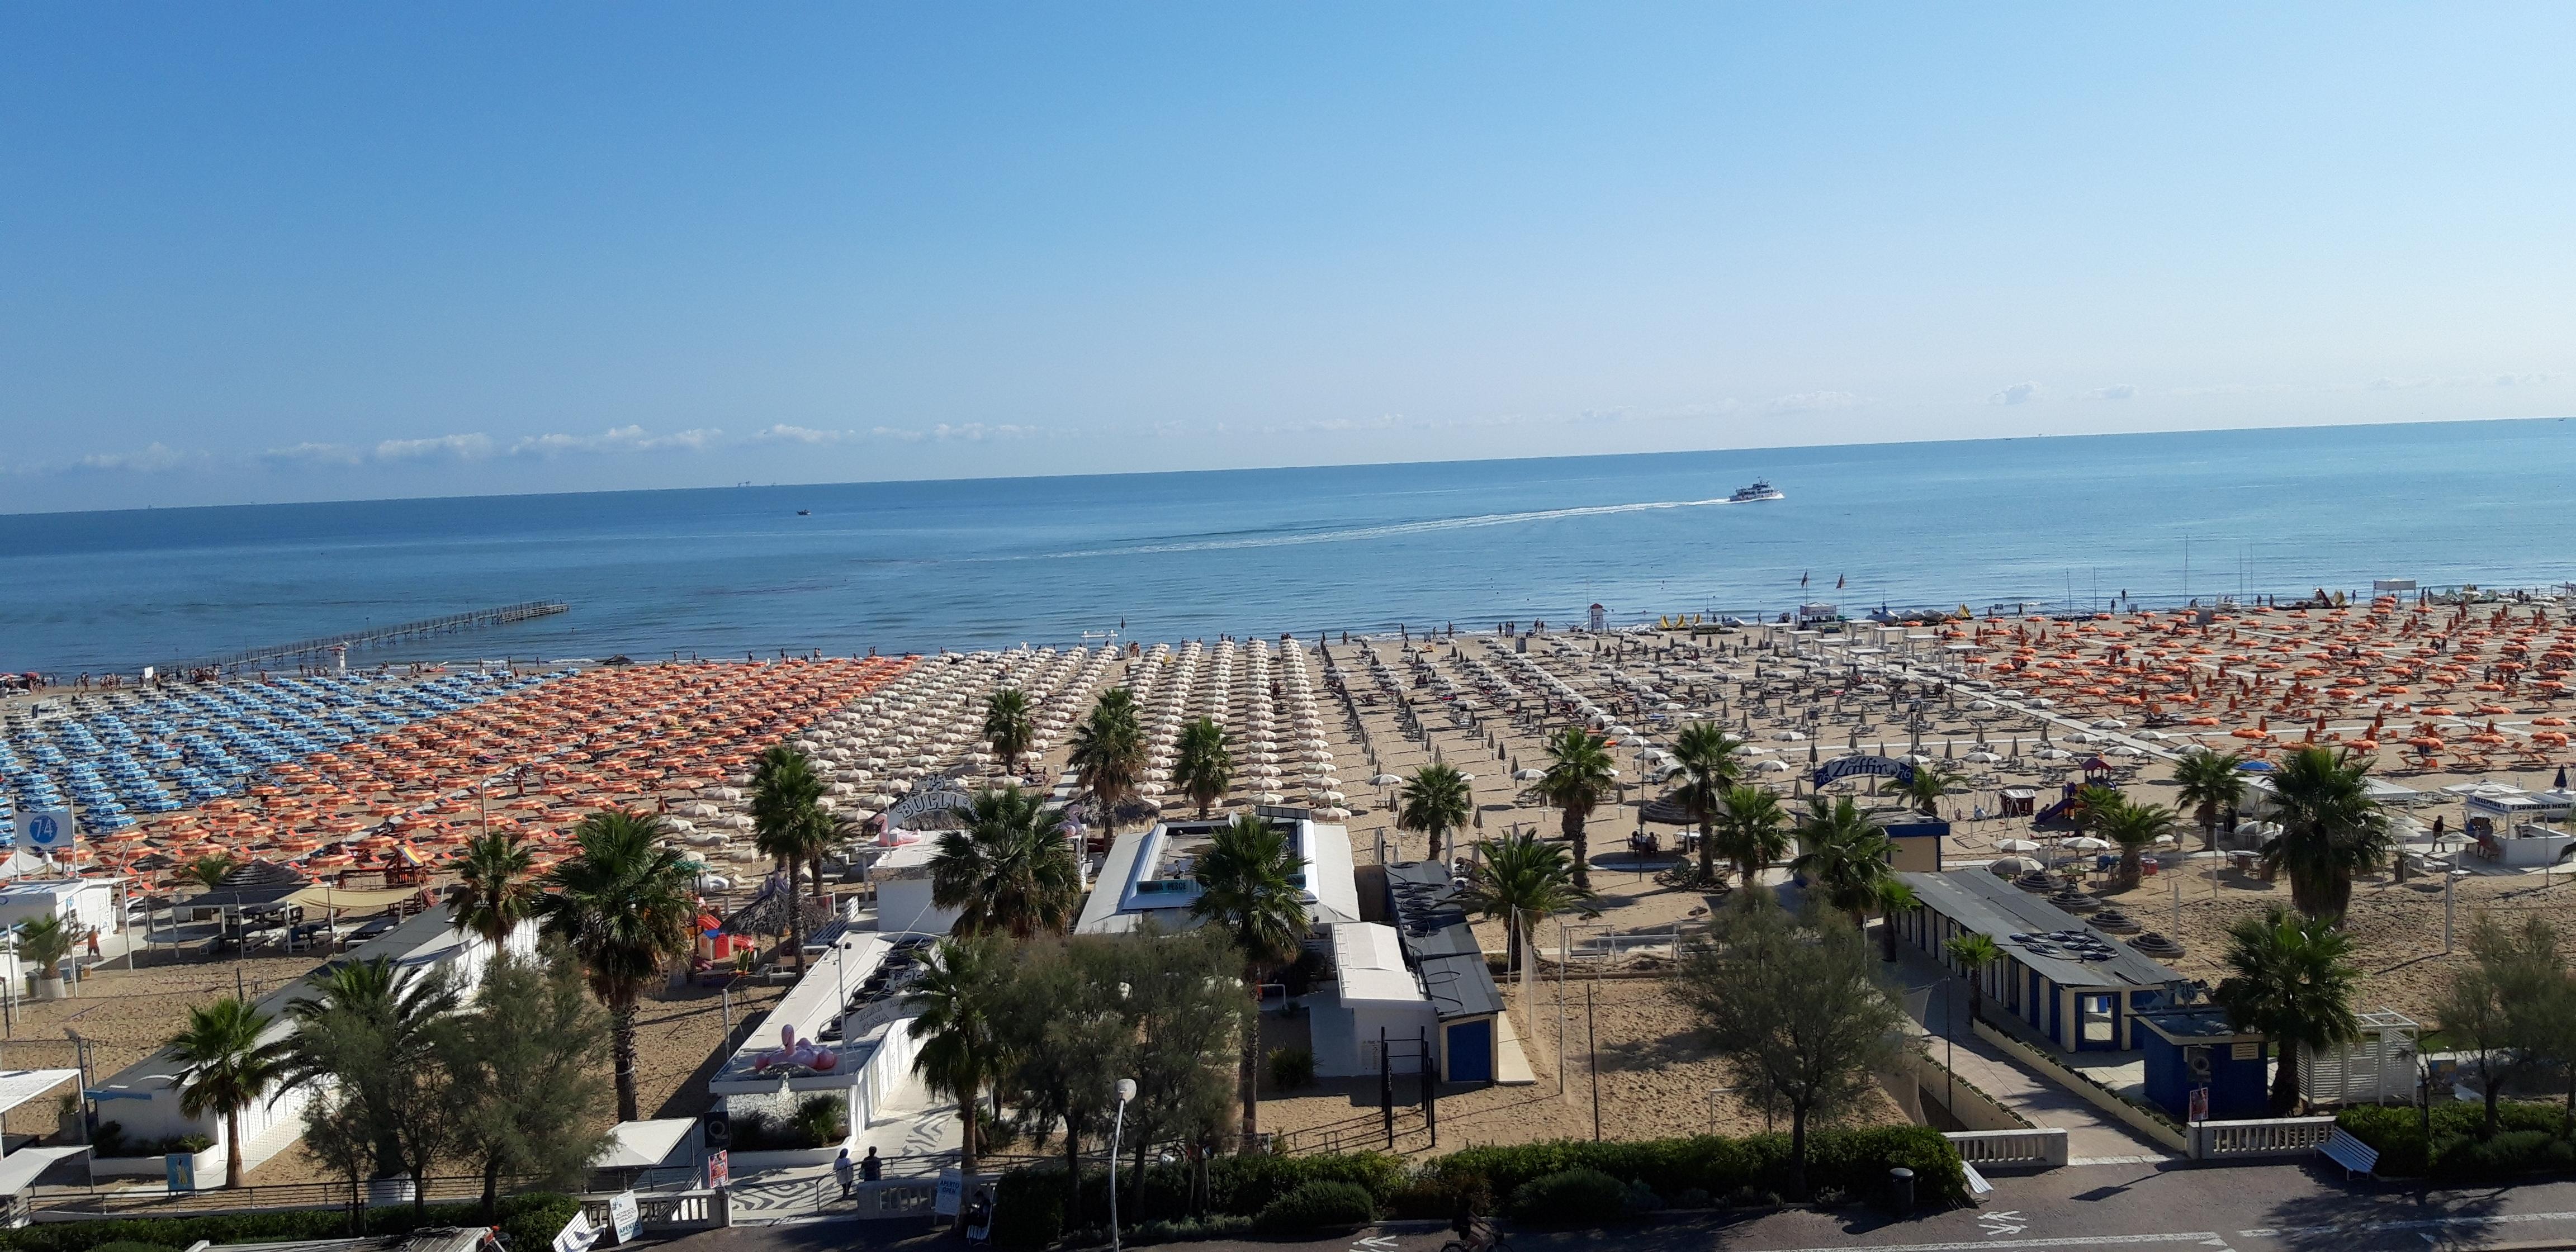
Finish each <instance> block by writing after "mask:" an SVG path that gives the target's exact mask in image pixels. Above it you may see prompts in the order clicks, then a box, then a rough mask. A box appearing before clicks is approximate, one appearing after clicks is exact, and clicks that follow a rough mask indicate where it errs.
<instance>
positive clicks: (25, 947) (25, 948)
mask: <svg viewBox="0 0 2576 1252" xmlns="http://www.w3.org/2000/svg"><path fill="white" fill-rule="evenodd" d="M78 942H79V941H78V940H77V939H75V938H74V937H73V936H72V928H71V926H70V924H69V923H67V922H65V921H64V920H63V919H62V918H61V917H60V916H59V915H56V914H50V913H48V914H42V915H39V916H36V917H31V918H28V919H27V920H26V921H24V922H21V923H19V924H18V952H19V953H20V954H21V955H23V956H25V957H26V958H27V964H28V965H30V966H33V967H34V969H35V973H36V977H38V978H42V979H58V978H61V977H62V976H63V958H64V957H67V956H70V955H71V954H72V949H73V947H75V946H76V945H77V944H78Z"/></svg>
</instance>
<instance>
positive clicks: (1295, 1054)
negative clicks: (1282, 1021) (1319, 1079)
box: [1270, 1048, 1315, 1091]
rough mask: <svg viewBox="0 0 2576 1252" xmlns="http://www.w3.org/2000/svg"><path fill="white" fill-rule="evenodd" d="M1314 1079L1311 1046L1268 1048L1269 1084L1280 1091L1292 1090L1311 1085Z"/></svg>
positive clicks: (1313, 1061) (1313, 1053)
mask: <svg viewBox="0 0 2576 1252" xmlns="http://www.w3.org/2000/svg"><path fill="white" fill-rule="evenodd" d="M1314 1081H1315V1052H1314V1049H1312V1048H1272V1049H1271V1050H1270V1085H1271V1086H1272V1087H1275V1088H1277V1089H1279V1090H1281V1091H1294V1090H1296V1089H1297V1088H1299V1087H1306V1086H1312V1085H1313V1084H1314Z"/></svg>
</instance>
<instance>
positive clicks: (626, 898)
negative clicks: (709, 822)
mask: <svg viewBox="0 0 2576 1252" xmlns="http://www.w3.org/2000/svg"><path fill="white" fill-rule="evenodd" d="M670 833H671V832H670V828H669V827H667V826H665V825H663V824H662V821H661V819H659V818H657V817H654V816H653V815H652V814H650V813H631V812H627V811H625V810H622V809H602V810H600V811H598V812H596V813H593V814H591V815H590V816H588V817H585V818H583V819H582V820H581V824H580V825H579V826H576V827H574V828H573V839H574V841H575V843H576V844H577V846H578V847H579V848H580V851H579V852H578V853H577V854H575V855H574V856H573V857H572V858H571V859H570V860H567V861H565V862H563V863H562V864H560V865H557V866H555V867H554V868H553V869H551V870H548V871H547V872H546V877H545V885H546V894H545V895H544V896H543V897H542V898H541V899H540V900H539V901H538V902H537V916H538V917H539V918H541V919H543V922H544V931H545V933H546V934H548V935H551V936H554V937H557V938H560V939H562V940H563V941H564V942H566V943H567V944H569V945H571V947H572V952H573V955H574V956H576V957H578V958H580V960H581V968H582V975H583V977H584V979H585V980H587V981H588V982H589V984H590V991H591V994H592V995H595V996H597V997H599V1002H600V1003H601V1004H602V1005H605V1006H606V1007H607V1009H608V1027H609V1040H610V1050H611V1051H612V1052H613V1053H614V1054H615V1058H616V1066H617V1116H618V1119H619V1120H620V1121H629V1122H631V1121H634V1120H635V1119H636V1116H637V1112H636V1107H635V1005H636V1001H637V1000H638V999H640V998H641V997H642V996H643V994H644V988H645V986H646V985H647V984H648V983H650V982H651V981H652V980H653V977H654V976H655V975H656V974H659V973H661V972H662V967H663V965H664V964H665V963H666V962H669V961H671V960H673V959H676V958H679V957H683V956H686V955H687V954H688V952H689V948H690V944H691V943H692V941H694V940H695V939H696V937H697V920H698V902H697V899H696V897H695V896H694V895H692V894H691V892H690V886H691V884H692V883H693V882H694V880H695V879H696V877H697V873H698V868H699V867H698V864H697V863H696V862H694V861H691V860H688V859H686V858H684V857H682V856H681V855H680V854H679V853H677V852H674V851H672V850H671V849H669V848H665V847H662V846H660V841H661V840H662V839H665V838H667V837H669V835H670ZM791 903H792V901H791Z"/></svg>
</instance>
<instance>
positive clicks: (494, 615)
mask: <svg viewBox="0 0 2576 1252" xmlns="http://www.w3.org/2000/svg"><path fill="white" fill-rule="evenodd" d="M571 607H572V606H570V605H568V604H565V603H564V602H563V601H561V600H526V601H522V602H520V603H518V604H504V605H499V606H497V607H494V608H488V609H476V610H474V611H473V612H470V613H450V614H448V615H446V616H444V617H429V618H422V619H420V620H419V621H411V622H398V623H395V624H393V625H390V626H376V627H370V628H368V629H366V630H351V631H343V632H341V633H339V634H336V635H323V636H320V637H318V638H313V639H299V640H296V641H295V642H293V643H281V644H275V645H272V646H270V647H265V648H245V649H243V650H241V651H239V652H232V653H227V654H225V655H223V656H218V657H208V658H205V659H202V660H191V661H181V662H178V663H176V664H173V665H172V666H170V668H171V669H173V670H178V669H196V668H202V667H207V666H212V667H215V668H218V669H228V670H238V669H246V668H249V667H252V666H256V665H260V664H262V663H265V662H269V661H283V660H288V659H291V658H294V657H310V656H321V655H323V654H325V653H328V652H330V651H331V650H332V649H334V648H361V647H365V646H366V645H368V644H371V643H386V642H390V641H392V640H396V639H403V638H409V637H411V636H415V635H437V634H446V633H449V632H453V631H460V630H474V629H478V628H481V627H485V626H506V625H509V624H510V623H512V622H524V621H527V620H529V619H531V618H538V617H551V616H553V615H555V614H557V613H563V612H568V611H570V610H571Z"/></svg>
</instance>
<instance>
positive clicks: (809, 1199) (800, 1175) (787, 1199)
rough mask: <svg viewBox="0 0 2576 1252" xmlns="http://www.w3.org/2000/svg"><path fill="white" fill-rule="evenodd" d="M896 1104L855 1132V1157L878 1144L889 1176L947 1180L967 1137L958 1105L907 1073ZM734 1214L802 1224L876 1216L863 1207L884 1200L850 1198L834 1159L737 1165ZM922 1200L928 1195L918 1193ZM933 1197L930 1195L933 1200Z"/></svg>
mask: <svg viewBox="0 0 2576 1252" xmlns="http://www.w3.org/2000/svg"><path fill="white" fill-rule="evenodd" d="M887 1105H888V1107H887V1108H885V1109H883V1110H880V1112H879V1115H878V1117H877V1120H876V1121H875V1122H874V1123H872V1124H871V1125H869V1126H867V1127H865V1128H864V1129H862V1130H860V1131H859V1133H858V1134H856V1135H854V1136H852V1139H853V1141H854V1145H855V1146H853V1147H852V1148H851V1149H850V1159H852V1160H854V1161H855V1160H857V1159H859V1158H861V1157H864V1156H866V1155H867V1152H868V1149H869V1148H870V1147H874V1148H875V1149H876V1150H877V1156H878V1157H879V1158H881V1159H882V1160H883V1161H884V1162H885V1182H886V1183H889V1184H914V1185H917V1186H919V1187H921V1188H928V1187H931V1186H933V1185H935V1184H936V1183H937V1182H938V1181H939V1171H941V1170H943V1169H952V1168H955V1166H956V1164H957V1153H958V1148H959V1146H960V1145H961V1144H962V1143H963V1142H964V1132H963V1127H962V1126H961V1125H960V1124H959V1122H958V1120H957V1106H956V1105H955V1104H953V1103H950V1102H947V1101H944V1100H937V1099H934V1098H933V1097H932V1096H931V1095H930V1093H929V1091H928V1090H927V1089H926V1088H924V1087H923V1086H922V1083H921V1079H920V1078H919V1077H918V1076H916V1075H911V1074H907V1075H905V1076H904V1080H903V1082H902V1083H901V1084H899V1085H898V1086H897V1087H896V1088H895V1089H894V1091H893V1092H892V1093H890V1095H889V1097H888V1099H887ZM731 1190H732V1192H733V1196H732V1204H733V1217H734V1220H735V1221H736V1222H741V1223H755V1224H756V1223H762V1222H799V1221H820V1220H830V1219H833V1218H852V1217H859V1216H876V1215H877V1214H876V1213H875V1212H868V1213H862V1211H861V1206H862V1203H863V1202H864V1203H876V1202H877V1201H876V1200H875V1199H874V1198H873V1197H872V1196H860V1197H850V1196H844V1195H843V1194H842V1193H841V1183H840V1180H839V1179H838V1178H835V1177H834V1176H833V1174H832V1166H831V1164H830V1163H829V1162H828V1161H827V1162H823V1163H819V1164H814V1165H790V1166H782V1167H780V1168H777V1169H764V1170H757V1171H751V1172H743V1171H736V1173H735V1174H734V1176H733V1184H732V1188H731ZM912 1198H921V1197H912ZM925 1202H926V1201H925Z"/></svg>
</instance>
